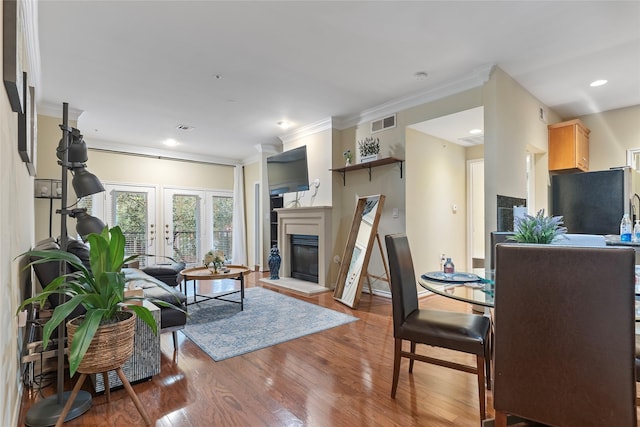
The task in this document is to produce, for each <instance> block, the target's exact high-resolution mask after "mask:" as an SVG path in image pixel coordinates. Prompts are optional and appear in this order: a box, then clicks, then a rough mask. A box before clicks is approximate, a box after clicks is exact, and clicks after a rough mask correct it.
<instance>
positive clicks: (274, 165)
mask: <svg viewBox="0 0 640 427" xmlns="http://www.w3.org/2000/svg"><path fill="white" fill-rule="evenodd" d="M267 179H268V181H269V193H270V194H271V195H276V194H284V193H295V192H297V191H305V190H308V189H309V170H308V167H307V146H306V145H303V146H302V147H298V148H294V149H293V150H288V151H285V152H282V153H279V154H274V155H273V156H269V157H267Z"/></svg>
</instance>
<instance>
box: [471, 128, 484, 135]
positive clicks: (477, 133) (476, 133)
mask: <svg viewBox="0 0 640 427" xmlns="http://www.w3.org/2000/svg"><path fill="white" fill-rule="evenodd" d="M469 133H470V134H471V135H480V134H482V129H471V130H470V131H469Z"/></svg>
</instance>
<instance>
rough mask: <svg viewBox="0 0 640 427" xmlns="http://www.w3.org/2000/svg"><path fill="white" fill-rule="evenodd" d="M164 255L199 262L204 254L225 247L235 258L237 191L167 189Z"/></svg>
mask: <svg viewBox="0 0 640 427" xmlns="http://www.w3.org/2000/svg"><path fill="white" fill-rule="evenodd" d="M163 198H164V222H163V224H162V236H163V239H162V240H163V246H164V254H165V255H166V256H170V257H172V258H174V259H176V260H178V261H183V262H185V263H187V264H192V265H199V264H200V263H201V262H202V259H204V254H205V253H206V252H207V251H209V250H211V249H215V250H221V251H222V252H224V255H225V257H226V258H227V259H230V258H231V242H232V230H233V222H232V221H233V192H231V191H210V190H202V191H200V190H189V189H170V188H169V189H165V190H164V193H163Z"/></svg>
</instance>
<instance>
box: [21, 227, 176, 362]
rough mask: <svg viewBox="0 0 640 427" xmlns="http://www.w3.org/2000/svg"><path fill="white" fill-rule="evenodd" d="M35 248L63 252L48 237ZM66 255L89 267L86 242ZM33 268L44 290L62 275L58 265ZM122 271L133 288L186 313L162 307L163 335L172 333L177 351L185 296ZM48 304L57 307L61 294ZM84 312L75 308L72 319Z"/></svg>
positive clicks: (143, 276) (74, 244)
mask: <svg viewBox="0 0 640 427" xmlns="http://www.w3.org/2000/svg"><path fill="white" fill-rule="evenodd" d="M33 249H34V250H38V251H44V250H52V249H60V245H59V244H58V242H56V241H55V240H54V239H52V238H49V239H45V240H43V241H41V242H38V244H36V246H35V247H34V248H33ZM67 252H69V253H72V254H74V255H76V256H77V257H78V258H79V259H80V260H81V261H82V263H83V264H84V265H85V266H86V267H87V268H88V267H89V248H88V247H87V245H85V244H84V243H83V242H81V241H78V240H70V241H69V242H68V243H67ZM32 261H33V260H32ZM69 268H70V267H69ZM33 269H34V272H35V274H36V277H37V278H38V282H40V284H41V286H42V287H45V286H46V285H48V284H49V283H50V282H51V281H52V280H53V279H55V278H56V277H58V276H59V275H60V266H59V263H57V262H46V263H42V264H35V265H33ZM122 271H123V272H124V274H125V277H126V279H127V281H128V282H130V283H132V284H133V286H134V287H139V288H142V289H143V294H144V296H145V297H148V298H152V299H158V300H161V301H165V302H168V303H171V304H173V305H175V306H178V307H180V308H182V310H184V312H183V311H179V310H176V309H175V308H171V307H162V306H160V332H172V334H173V347H174V349H175V350H177V345H178V344H177V331H178V330H180V329H183V328H184V326H185V324H186V322H187V315H186V307H187V305H186V302H187V297H186V295H184V294H183V293H182V292H180V291H179V290H177V289H176V288H174V287H171V286H167V285H166V284H165V283H164V282H162V281H161V280H158V279H157V278H155V277H153V276H151V275H149V274H146V273H145V272H143V271H142V270H139V269H137V268H123V269H122ZM48 301H49V304H50V305H51V308H55V307H56V306H57V305H58V304H59V298H58V295H54V296H50V297H49V299H48ZM83 313H84V308H83V307H82V306H80V307H78V308H76V310H75V311H74V312H73V313H72V314H71V316H70V317H71V318H72V317H75V316H79V315H81V314H83Z"/></svg>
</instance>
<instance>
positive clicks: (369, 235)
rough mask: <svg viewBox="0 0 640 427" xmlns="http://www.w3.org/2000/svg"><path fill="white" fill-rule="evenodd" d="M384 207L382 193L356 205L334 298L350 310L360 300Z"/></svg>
mask: <svg viewBox="0 0 640 427" xmlns="http://www.w3.org/2000/svg"><path fill="white" fill-rule="evenodd" d="M383 206H384V196H383V195H381V194H377V195H373V196H365V197H360V198H358V203H357V204H356V211H355V214H354V215H353V222H352V223H351V230H350V232H349V237H348V239H347V244H346V246H345V249H344V253H343V254H342V262H341V263H340V270H339V271H338V280H337V282H336V288H335V290H334V293H333V298H335V299H336V300H338V301H340V302H341V303H343V304H345V305H347V306H349V307H351V308H356V307H357V306H358V302H359V301H360V294H361V293H362V285H363V284H364V279H365V277H366V276H367V267H368V266H369V258H370V257H371V250H372V248H373V242H374V241H375V239H376V235H377V234H378V223H379V222H380V215H382V207H383Z"/></svg>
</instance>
